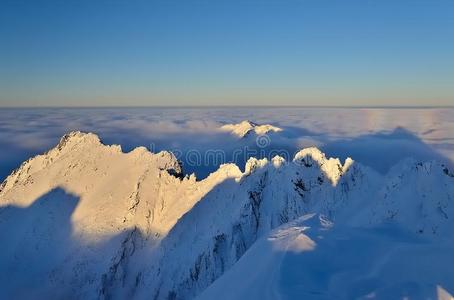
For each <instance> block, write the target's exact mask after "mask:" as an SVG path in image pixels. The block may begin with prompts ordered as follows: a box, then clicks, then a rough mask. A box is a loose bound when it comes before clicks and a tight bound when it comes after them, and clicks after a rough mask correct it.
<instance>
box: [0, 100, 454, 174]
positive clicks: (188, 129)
mask: <svg viewBox="0 0 454 300" xmlns="http://www.w3.org/2000/svg"><path fill="white" fill-rule="evenodd" d="M246 119H247V120H252V121H254V122H257V123H259V124H272V125H276V126H279V127H281V128H283V129H284V130H283V131H282V132H279V133H272V134H269V136H268V139H267V140H264V139H262V140H261V141H260V142H257V140H256V136H248V137H245V138H244V139H239V138H238V137H235V136H233V135H231V134H229V133H226V132H222V131H220V130H219V127H221V126H222V125H224V124H227V123H238V122H241V121H242V120H246ZM72 130H81V131H91V132H95V133H97V134H98V135H99V136H100V137H101V138H102V140H103V141H104V142H105V143H107V144H112V143H113V144H120V145H122V147H123V149H124V151H130V150H131V149H133V148H135V147H137V146H146V147H148V148H150V149H151V150H152V151H160V150H171V151H174V152H175V153H176V154H177V156H178V157H179V158H180V159H181V160H182V162H183V164H184V169H185V171H186V172H188V173H191V172H195V173H196V174H197V176H198V177H199V178H201V177H205V176H206V175H207V174H209V172H211V171H213V170H215V169H216V168H217V167H218V165H219V164H221V163H225V162H231V161H233V162H236V163H237V164H238V165H239V166H240V167H242V165H243V164H244V162H245V160H247V158H248V157H249V156H269V155H272V154H275V153H280V154H282V155H284V156H285V154H287V155H288V156H289V157H291V156H292V155H293V153H294V152H295V151H297V150H298V149H300V148H303V147H308V146H317V147H320V148H321V149H322V150H323V151H325V152H326V153H327V155H330V156H335V157H340V158H341V159H345V158H346V157H347V156H351V157H352V158H354V159H355V160H357V161H359V162H361V163H363V164H366V165H368V166H370V167H372V168H375V169H376V170H378V171H380V172H383V173H384V172H386V171H387V170H389V168H390V167H392V166H393V165H394V164H395V163H397V162H398V161H399V160H401V159H404V158H406V157H414V158H416V159H420V160H430V159H437V160H441V161H444V162H446V163H452V162H453V161H454V109H334V108H326V109H324V108H282V109H281V108H262V109H260V108H79V109H64V108H46V109H44V108H43V109H0V149H1V154H2V155H1V156H0V179H4V178H5V177H6V176H7V175H8V174H9V173H10V172H11V171H12V170H13V169H14V168H16V167H18V166H19V165H20V163H21V162H22V161H24V160H26V159H27V158H29V157H30V156H33V155H36V154H39V153H42V152H44V151H46V150H48V149H50V148H51V147H53V146H54V145H55V144H57V143H58V140H59V138H60V137H61V136H62V135H63V134H65V133H67V132H68V131H72ZM264 142H266V143H264ZM260 143H261V144H260ZM207 151H209V152H211V153H213V152H214V153H221V152H222V153H224V154H223V156H222V157H221V156H218V157H217V159H212V160H210V159H209V160H208V161H206V160H205V161H204V160H203V157H206V156H204V155H205V154H206V153H207ZM238 152H239V153H240V154H239V155H238ZM191 153H192V154H191ZM194 153H199V154H200V157H201V158H202V159H201V160H200V161H193V159H192V160H191V159H190V157H191V155H192V158H194V157H195V156H194ZM188 154H189V156H188ZM200 157H199V158H200Z"/></svg>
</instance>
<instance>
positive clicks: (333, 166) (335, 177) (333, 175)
mask: <svg viewBox="0 0 454 300" xmlns="http://www.w3.org/2000/svg"><path fill="white" fill-rule="evenodd" d="M293 162H295V163H297V164H301V165H303V166H305V167H307V168H311V167H313V166H314V165H315V166H317V167H319V168H320V169H321V170H322V171H323V173H324V174H325V176H326V177H328V178H329V180H330V181H331V183H332V184H333V185H337V182H338V181H339V178H340V177H341V176H342V174H343V173H345V172H346V171H347V170H348V168H349V167H350V166H351V165H352V164H353V163H354V161H353V160H352V159H351V158H347V159H346V161H345V164H344V165H342V163H341V162H340V160H339V159H338V158H329V159H327V158H326V156H325V153H323V152H322V151H320V149H318V148H316V147H309V148H305V149H303V150H301V151H299V152H298V153H296V154H295V157H294V158H293Z"/></svg>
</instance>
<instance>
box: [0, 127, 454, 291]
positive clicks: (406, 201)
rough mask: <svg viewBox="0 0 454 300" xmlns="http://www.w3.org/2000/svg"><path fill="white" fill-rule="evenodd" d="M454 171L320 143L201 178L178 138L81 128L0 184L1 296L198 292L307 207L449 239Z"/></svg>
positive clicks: (345, 222)
mask: <svg viewBox="0 0 454 300" xmlns="http://www.w3.org/2000/svg"><path fill="white" fill-rule="evenodd" d="M245 125H248V124H245ZM249 125H250V124H249ZM251 126H252V125H251ZM251 126H246V127H247V131H250V128H249V127H251ZM266 130H269V128H266ZM273 130H274V129H273ZM276 131H278V130H277V129H276ZM241 132H244V130H243V131H241ZM453 183H454V178H453V173H452V171H451V170H449V169H448V167H446V166H444V165H442V164H439V163H437V162H417V161H413V160H406V161H404V162H402V163H400V164H399V165H397V166H395V167H394V168H393V169H392V170H391V171H390V173H388V174H387V175H385V176H383V175H380V174H378V173H376V172H375V171H373V170H371V169H369V168H367V167H364V166H361V165H360V164H358V163H355V162H354V161H353V160H352V159H347V160H346V161H345V162H344V163H341V162H340V161H339V160H338V159H333V158H326V157H325V155H324V154H323V153H322V152H320V150H318V149H316V148H307V149H303V150H301V151H300V152H298V153H297V154H296V155H295V157H294V159H293V161H291V162H286V161H285V160H284V159H283V158H281V157H274V158H273V159H272V160H270V161H268V160H266V159H262V160H257V159H254V158H252V159H250V160H249V161H248V162H247V164H246V166H245V171H244V172H242V171H241V170H240V169H239V168H238V166H236V165H235V164H225V165H221V166H220V167H219V169H218V170H217V171H215V172H214V173H212V174H211V175H209V176H208V177H207V178H205V179H203V180H197V179H196V177H195V176H194V175H185V174H184V172H183V170H182V168H181V165H180V164H179V162H178V161H177V159H176V158H175V156H174V155H173V154H172V153H170V152H159V153H150V152H149V151H148V150H147V149H145V148H143V147H139V148H136V149H134V150H133V151H131V152H128V153H123V152H122V150H121V147H120V146H117V145H113V146H107V145H103V144H102V143H101V142H100V140H99V138H98V137H97V136H96V135H95V134H92V133H81V132H72V133H70V134H68V135H66V136H64V137H63V138H62V139H61V141H60V143H59V144H58V145H57V146H56V147H55V148H53V149H52V150H50V151H49V152H47V153H45V154H43V155H38V156H36V157H34V158H32V159H30V160H28V161H26V162H24V163H23V164H22V165H21V166H20V168H19V169H17V170H16V171H14V172H13V173H12V174H11V175H10V176H9V177H8V178H7V179H6V180H5V181H4V182H3V184H2V185H1V187H0V205H1V211H0V242H1V244H2V255H1V256H0V266H1V267H2V270H5V271H2V272H0V276H1V278H0V296H1V298H5V299H12V298H21V297H25V298H28V297H35V298H80V299H97V298H106V299H107V298H109V299H125V298H129V297H135V298H138V299H142V298H143V299H192V298H194V297H196V296H197V295H199V294H201V293H202V292H203V291H204V290H205V289H206V288H207V287H209V286H210V285H211V284H212V283H213V282H214V281H215V280H216V279H218V278H219V277H221V276H222V275H223V274H224V273H225V272H226V271H227V270H229V269H231V268H232V267H233V266H235V264H236V263H237V262H238V261H239V260H240V259H241V258H242V257H244V255H245V253H247V251H248V249H250V248H251V247H252V246H253V245H254V244H255V243H256V241H257V240H260V239H261V238H262V237H266V236H268V234H269V233H270V232H271V230H273V229H274V228H278V227H280V226H289V224H292V223H291V222H292V221H293V220H297V219H298V218H300V217H301V216H305V215H308V214H317V215H319V216H322V219H323V220H326V223H327V224H328V223H329V224H334V227H344V228H347V227H349V226H351V227H355V228H358V227H361V228H374V227H375V226H379V225H380V224H383V223H393V224H396V226H398V227H399V228H401V229H402V230H405V231H407V232H410V233H411V234H415V236H416V237H418V236H421V237H422V238H423V239H424V240H425V241H432V240H434V241H439V240H443V239H446V238H451V237H452V230H451V229H452V228H453V225H454V224H453V221H452V218H453V216H454V208H453V207H454V206H453V201H454V184H453ZM434 243H435V242H434ZM301 268H304V266H301ZM390 284H392V283H390Z"/></svg>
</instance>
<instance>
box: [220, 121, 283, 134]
mask: <svg viewBox="0 0 454 300" xmlns="http://www.w3.org/2000/svg"><path fill="white" fill-rule="evenodd" d="M220 129H221V130H222V131H227V132H230V133H232V134H234V135H236V136H238V137H240V138H243V137H245V136H246V135H248V134H249V133H250V132H255V134H257V135H263V134H267V133H269V132H280V131H282V128H279V127H276V126H273V125H270V124H263V125H259V124H257V123H254V122H251V121H249V120H244V121H242V122H240V123H237V124H226V125H223V126H221V128H220Z"/></svg>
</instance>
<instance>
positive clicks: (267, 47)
mask: <svg viewBox="0 0 454 300" xmlns="http://www.w3.org/2000/svg"><path fill="white" fill-rule="evenodd" d="M0 44H1V46H0V106H54V105H58V106H91V105H95V106H106V105H122V106H123V105H124V106H127V105H140V106H142V105H144V106H148V105H159V106H163V105H164V106H166V105H176V106H178V105H184V106H187V105H329V106H332V105H335V106H351V105H354V106H389V105H403V106H406V105H410V106H429V105H454V1H452V0H449V1H437V0H432V1H429V0H427V1H418V0H413V1H395V0H394V1H387V0H381V1H367V0H362V1H323V0H322V1H321V0H317V1H316V0H313V1H305V0H294V1H123V0H111V1H107V0H103V1H83V0H82V1H70V0H65V1H59V0H54V1H31V0H30V1H25V0H19V1H13V0H3V1H1V2H0Z"/></svg>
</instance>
